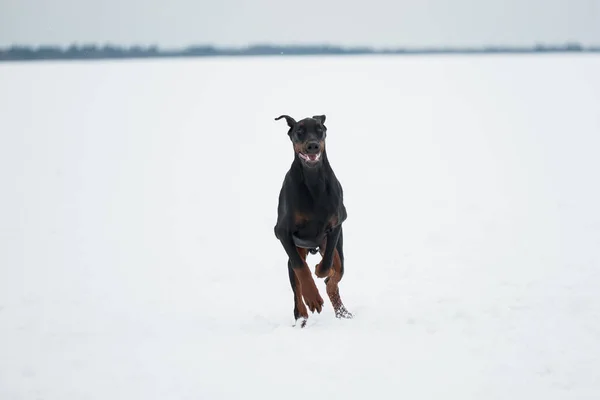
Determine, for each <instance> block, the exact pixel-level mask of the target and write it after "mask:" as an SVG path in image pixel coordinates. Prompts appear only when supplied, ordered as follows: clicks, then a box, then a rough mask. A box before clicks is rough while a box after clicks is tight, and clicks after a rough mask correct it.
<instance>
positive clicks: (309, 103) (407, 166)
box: [0, 55, 600, 400]
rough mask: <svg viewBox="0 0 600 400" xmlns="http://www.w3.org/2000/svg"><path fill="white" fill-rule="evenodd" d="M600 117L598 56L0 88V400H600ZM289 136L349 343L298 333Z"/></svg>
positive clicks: (245, 70)
mask: <svg viewBox="0 0 600 400" xmlns="http://www.w3.org/2000/svg"><path fill="white" fill-rule="evenodd" d="M599 110H600V57H598V56H584V55H568V56H566V55H544V56H528V55H523V56H500V55H498V56H479V57H464V56H460V57H446V56H439V57H437V56H435V57H434V56H429V57H338V58H327V57H324V58H309V57H306V58H292V57H290V58H286V57H281V58H244V59H236V58H232V59H198V60H156V61H150V60H146V61H115V62H70V63H62V62H48V63H28V64H20V63H6V64H0V399H2V400H21V399H24V400H30V399H31V400H37V399H43V400H79V399H94V400H107V399H111V400H121V399H123V400H131V399H144V400H150V399H161V400H164V399H169V400H179V399H210V400H212V399H268V400H271V399H273V400H275V399H286V400H291V399H305V398H307V396H310V398H312V399H344V400H347V399H365V398H368V399H411V400H415V399H446V400H447V399H457V400H466V399H473V400H475V399H477V400H482V399H485V400H496V399H507V400H508V399H511V400H512V399H525V400H531V399H544V400H553V399H577V400H587V399H590V400H591V399H594V400H596V399H598V398H600V157H599V156H598V154H599V152H600V112H599ZM280 114H290V115H292V116H294V117H296V118H301V117H304V116H311V115H315V114H326V115H327V126H328V142H327V145H328V153H329V158H330V160H331V163H332V165H333V167H334V169H335V171H336V174H337V175H338V177H339V179H340V181H341V182H342V185H343V186H344V190H345V200H346V207H347V209H348V214H349V217H348V220H347V222H346V224H345V226H344V243H345V255H346V274H345V276H344V279H343V281H342V283H341V285H340V291H341V294H342V298H343V300H344V302H345V304H346V306H347V307H348V309H349V310H350V311H351V312H353V313H354V314H355V318H354V319H352V320H336V319H335V318H334V315H333V311H332V309H331V305H330V303H329V300H328V299H327V298H326V296H325V292H324V290H325V286H324V283H323V281H322V280H319V281H318V282H317V285H318V287H319V289H320V290H321V293H322V295H323V296H324V298H325V301H326V303H325V310H324V311H323V312H322V313H321V314H319V315H317V314H314V315H311V316H310V319H309V323H308V326H307V327H306V328H305V329H303V330H301V329H297V328H293V327H292V323H293V314H292V310H293V295H292V291H291V288H290V286H289V281H288V276H287V267H286V256H285V253H284V251H283V249H282V248H281V245H280V244H279V242H278V241H277V240H276V239H275V236H274V234H273V226H274V224H275V219H276V206H277V195H278V193H279V189H280V187H281V183H282V180H283V176H284V174H285V172H286V170H287V168H288V167H289V164H290V163H291V160H292V146H291V144H290V142H289V139H288V137H287V135H286V125H285V122H283V121H274V120H273V118H274V117H276V116H278V115H280ZM318 260H319V258H318V257H317V256H310V257H309V265H310V266H311V267H312V266H314V265H315V264H316V263H317V262H318Z"/></svg>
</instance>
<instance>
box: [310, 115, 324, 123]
mask: <svg viewBox="0 0 600 400" xmlns="http://www.w3.org/2000/svg"><path fill="white" fill-rule="evenodd" d="M313 118H314V119H316V120H318V121H321V123H322V124H324V123H325V115H313Z"/></svg>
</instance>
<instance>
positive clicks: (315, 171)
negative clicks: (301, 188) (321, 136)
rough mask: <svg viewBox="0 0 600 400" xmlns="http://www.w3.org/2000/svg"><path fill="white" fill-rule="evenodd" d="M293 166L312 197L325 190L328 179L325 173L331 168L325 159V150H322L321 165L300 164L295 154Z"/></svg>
mask: <svg viewBox="0 0 600 400" xmlns="http://www.w3.org/2000/svg"><path fill="white" fill-rule="evenodd" d="M294 166H295V168H296V171H297V173H298V175H299V177H300V178H301V179H302V182H303V183H304V185H306V187H307V188H308V191H309V192H310V193H311V195H312V196H313V197H318V195H319V193H322V192H324V191H325V188H326V187H327V184H328V183H329V182H328V179H327V176H328V175H327V173H328V172H329V171H330V170H331V166H330V165H329V160H328V159H327V152H325V151H323V155H322V160H321V165H319V166H318V167H315V168H308V167H305V166H304V165H303V164H302V161H300V159H299V158H298V155H297V154H296V156H295V158H294Z"/></svg>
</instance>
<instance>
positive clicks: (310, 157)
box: [298, 153, 321, 163]
mask: <svg viewBox="0 0 600 400" xmlns="http://www.w3.org/2000/svg"><path fill="white" fill-rule="evenodd" d="M298 155H299V156H300V158H301V159H303V160H304V161H306V162H307V163H316V162H318V161H319V160H320V159H321V153H317V154H304V153H298Z"/></svg>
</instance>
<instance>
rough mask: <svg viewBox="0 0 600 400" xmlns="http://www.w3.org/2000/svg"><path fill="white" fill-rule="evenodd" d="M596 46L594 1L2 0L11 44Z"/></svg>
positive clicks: (4, 35)
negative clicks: (564, 44) (573, 42)
mask: <svg viewBox="0 0 600 400" xmlns="http://www.w3.org/2000/svg"><path fill="white" fill-rule="evenodd" d="M567 41H577V42H579V43H581V44H584V45H590V44H600V0H410V1H409V0H395V1H394V0H369V1H358V0H346V1H342V0H330V1H326V0H320V1H316V0H302V1H297V0H296V1H283V0H270V1H267V0H245V1H244V0H212V1H208V0H162V1H158V0H52V1H50V0H0V46H2V47H4V46H8V45H12V44H26V45H39V44H56V45H61V46H65V45H69V44H71V43H74V42H76V43H79V44H82V43H97V44H105V43H112V44H122V45H131V44H140V45H149V44H157V45H159V46H160V47H182V46H187V45H189V44H217V45H245V44H254V43H277V44H290V43H329V44H340V45H369V46H378V47H383V46H424V45H426V46H431V45H454V46H462V45H484V44H508V45H531V44H535V43H538V42H541V43H560V44H562V43H565V42H567Z"/></svg>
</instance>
